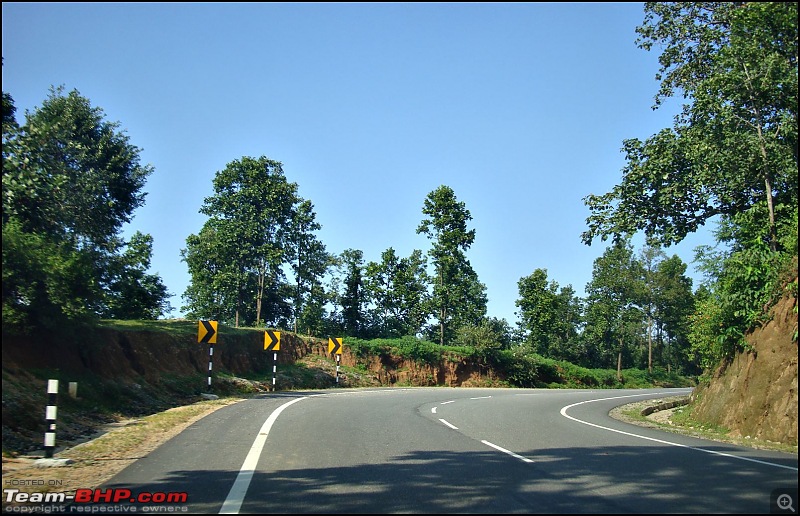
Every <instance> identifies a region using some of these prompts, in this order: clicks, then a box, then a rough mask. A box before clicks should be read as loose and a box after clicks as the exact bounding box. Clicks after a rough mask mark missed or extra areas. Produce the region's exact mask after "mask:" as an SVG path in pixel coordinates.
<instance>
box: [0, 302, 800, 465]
mask: <svg viewBox="0 0 800 516" xmlns="http://www.w3.org/2000/svg"><path fill="white" fill-rule="evenodd" d="M141 327H142V326H141V325H140V326H137V329H125V328H108V327H104V328H95V329H86V330H85V331H81V332H78V333H74V332H73V333H70V332H68V331H66V330H65V332H64V333H63V334H55V335H52V334H51V335H46V336H38V337H35V338H32V337H20V336H14V335H6V334H4V335H3V347H2V353H3V427H2V428H3V430H2V432H3V451H4V453H25V452H31V451H35V450H41V449H42V438H43V432H44V420H43V414H44V407H45V406H46V404H47V395H46V379H47V378H57V379H59V380H60V382H61V388H60V395H59V401H58V403H59V411H58V414H59V417H58V433H57V442H58V443H59V444H67V443H69V442H76V441H79V440H82V439H85V438H86V437H87V436H89V435H92V434H93V433H94V432H95V431H96V429H97V427H98V426H100V425H102V424H104V423H110V422H113V421H115V420H118V419H120V418H123V417H128V418H129V417H137V416H143V415H148V414H152V413H155V412H158V411H161V410H166V409H169V408H172V407H176V406H181V405H186V404H189V403H192V402H194V401H198V400H199V399H202V396H201V394H202V393H208V392H211V393H215V394H221V395H224V394H233V393H247V392H250V393H258V392H268V391H269V390H271V388H272V375H273V366H275V370H276V374H275V386H276V388H277V390H290V389H304V388H307V389H319V388H330V387H335V386H342V387H365V386H393V385H399V386H436V385H443V386H450V387H459V386H464V387H467V386H470V387H476V386H483V387H492V386H499V385H505V384H504V378H503V375H502V373H501V372H498V371H495V370H493V369H492V368H490V367H487V366H485V365H478V364H473V363H469V362H467V361H465V360H459V359H455V358H453V357H448V358H443V359H442V360H441V361H439V362H438V363H436V364H433V365H428V364H422V363H417V362H415V361H413V360H406V359H402V358H399V357H397V356H393V355H392V354H389V353H386V354H381V355H379V356H366V357H365V356H356V355H354V354H353V353H352V352H351V350H350V349H349V348H348V347H347V346H345V347H344V349H343V353H342V355H341V357H340V358H341V362H340V364H341V366H342V372H341V373H339V372H337V371H336V362H335V361H334V359H333V357H331V355H329V354H328V347H327V344H328V343H327V340H322V339H314V338H310V337H298V336H295V335H293V334H290V333H283V334H282V338H281V349H280V352H279V353H278V354H277V363H276V364H273V353H271V352H265V351H263V344H264V333H263V331H257V330H252V329H251V330H246V329H233V328H224V327H220V333H219V335H218V341H217V344H216V345H215V346H214V354H213V357H212V363H213V369H212V371H213V374H212V387H211V389H209V388H208V385H207V382H208V363H209V345H208V344H199V343H198V342H197V322H196V321H181V322H170V323H168V324H165V323H164V322H159V323H153V325H152V329H141ZM144 327H145V328H147V326H146V325H145V326H144ZM796 329H797V313H796V298H793V297H792V298H786V299H784V300H783V301H781V303H780V304H778V305H777V306H776V307H775V308H774V317H773V320H772V321H771V322H770V323H768V324H767V325H765V326H764V327H763V328H760V329H759V330H757V331H756V332H754V333H753V334H752V335H751V336H750V337H749V339H750V341H751V343H752V346H753V349H754V351H752V352H749V353H743V354H741V355H739V356H738V357H736V359H734V360H733V361H731V362H729V363H726V364H724V365H723V366H721V367H720V368H719V369H718V370H717V371H716V373H715V375H714V377H713V378H712V379H711V381H710V383H708V384H707V385H703V386H701V387H698V388H697V389H696V390H695V392H694V394H693V403H692V405H693V411H694V417H696V418H697V419H699V420H701V421H706V422H708V423H711V424H714V425H719V426H723V427H726V428H728V429H730V430H731V432H732V433H733V434H734V435H741V436H748V435H749V436H752V437H757V438H759V439H765V440H771V441H774V442H779V443H785V444H791V445H794V446H796V445H797V401H798V400H797V343H796V341H795V340H794V339H793V332H796ZM69 382H77V397H76V398H75V399H73V398H71V397H70V396H69V395H67V394H66V393H67V385H68V383H69Z"/></svg>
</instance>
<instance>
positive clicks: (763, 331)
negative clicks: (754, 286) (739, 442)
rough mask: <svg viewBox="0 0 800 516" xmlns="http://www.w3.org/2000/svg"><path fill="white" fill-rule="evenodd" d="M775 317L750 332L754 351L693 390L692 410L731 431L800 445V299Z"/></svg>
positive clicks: (787, 302) (788, 300) (785, 303)
mask: <svg viewBox="0 0 800 516" xmlns="http://www.w3.org/2000/svg"><path fill="white" fill-rule="evenodd" d="M771 315H772V317H771V320H770V321H769V322H767V323H766V324H765V325H763V326H762V327H760V328H757V329H756V330H755V331H754V332H752V333H751V334H749V335H748V336H747V342H748V343H749V344H750V346H751V347H752V350H751V351H744V352H741V353H739V354H738V355H736V356H735V357H734V358H733V359H732V360H728V361H725V362H723V363H722V364H720V365H719V367H718V368H717V369H716V370H715V371H714V373H713V375H712V377H711V379H710V381H709V382H708V383H703V384H701V385H699V386H698V387H697V388H696V389H695V391H694V392H693V393H692V405H693V411H692V414H693V416H694V417H695V418H697V419H698V420H700V421H703V422H705V423H706V424H711V425H719V426H721V427H724V428H728V429H729V430H730V433H731V435H733V436H741V437H747V436H750V437H752V438H758V439H763V440H768V441H773V442H779V443H785V444H793V445H794V446H797V404H798V398H797V356H798V355H797V337H796V336H797V298H796V297H795V296H791V295H787V296H785V297H784V298H783V299H781V300H780V301H779V302H778V303H777V304H776V305H775V306H774V307H773V308H772V310H771Z"/></svg>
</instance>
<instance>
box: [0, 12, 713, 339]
mask: <svg viewBox="0 0 800 516" xmlns="http://www.w3.org/2000/svg"><path fill="white" fill-rule="evenodd" d="M643 5H644V4H643V3H636V2H620V3H602V2H600V3H591V2H590V3H502V2H500V3H497V2H492V3H360V2H359V3H302V2H299V3H296V2H293V3H235V2H231V3H69V2H66V3H62V2H59V3H39V2H33V3H24V2H4V3H3V71H2V72H3V73H2V77H3V91H4V92H6V93H9V94H11V96H12V97H13V99H14V102H15V105H16V107H17V119H18V120H19V121H23V120H24V113H25V111H26V110H32V109H33V108H35V107H37V106H40V105H41V103H42V101H43V100H44V99H45V98H46V97H47V95H48V91H49V88H50V87H51V86H58V85H63V86H64V87H65V88H66V89H67V91H70V90H73V89H76V90H78V91H79V92H80V94H81V95H83V96H84V97H86V98H88V99H89V100H90V101H91V103H92V105H93V106H96V107H99V108H102V109H103V111H104V113H105V116H106V119H107V120H108V121H112V122H119V123H120V129H121V130H124V131H125V133H126V134H127V135H128V136H129V138H130V143H131V144H133V145H135V146H137V147H139V148H140V149H141V155H140V156H141V161H142V163H143V164H150V165H152V166H153V167H154V169H155V171H154V173H153V174H152V175H151V176H150V177H149V179H148V182H147V184H146V186H145V191H146V193H147V197H146V204H145V205H144V206H143V207H141V208H139V209H138V210H136V212H135V213H134V218H133V221H132V223H131V224H130V226H129V227H127V228H126V234H127V235H129V234H131V233H132V232H133V231H136V230H138V231H142V232H143V233H149V234H151V235H152V236H153V238H154V249H153V259H152V267H151V272H153V273H157V274H158V275H160V276H161V278H162V279H163V281H164V283H165V285H166V286H167V288H168V289H169V291H170V292H171V293H172V294H174V295H175V296H174V297H173V298H171V303H172V305H173V306H174V307H175V310H174V311H173V312H172V314H171V315H172V316H173V317H179V316H180V315H182V314H181V311H180V306H181V305H182V304H183V301H182V300H181V295H182V294H183V293H184V291H185V289H186V287H187V286H188V284H189V281H190V276H189V274H188V271H187V268H186V264H185V263H183V262H182V261H181V259H180V251H181V249H183V248H184V247H185V244H186V238H187V237H188V236H189V235H190V234H196V233H197V232H199V230H200V228H201V227H202V225H203V223H204V222H205V221H206V218H205V216H203V215H201V214H200V213H199V209H200V207H201V205H202V204H203V199H204V198H205V197H207V196H210V195H212V193H213V191H212V180H213V178H214V176H215V174H216V173H217V172H218V171H221V170H223V169H224V168H225V166H226V165H227V164H228V163H230V162H232V161H234V160H238V159H240V158H242V157H243V156H252V157H259V156H266V157H268V158H269V159H273V160H276V161H280V162H281V163H282V164H283V170H284V173H285V174H286V176H287V178H288V179H289V181H292V182H295V183H297V184H298V187H299V194H300V195H301V196H302V197H303V198H304V199H308V200H310V201H311V202H312V203H313V204H314V209H315V213H316V215H317V221H318V222H319V223H320V224H321V225H322V229H321V230H320V231H319V232H318V237H319V238H320V240H321V241H322V242H323V243H324V244H325V246H326V248H327V250H328V251H329V252H331V253H336V254H338V253H341V252H342V251H344V250H345V249H360V250H361V251H363V253H364V258H365V260H366V261H379V260H380V255H381V252H383V251H385V250H386V249H388V248H389V247H393V248H394V249H395V251H396V252H397V253H398V254H399V255H400V256H408V255H409V254H410V253H411V252H412V251H413V250H414V249H421V250H423V251H427V250H428V249H430V242H429V241H428V240H427V238H426V237H424V236H423V235H418V234H416V228H417V226H418V225H419V223H420V222H421V221H422V219H423V214H422V206H423V203H424V200H425V197H426V196H427V195H428V194H429V193H430V192H432V191H433V190H435V189H436V188H438V187H439V186H441V185H446V186H449V187H450V188H452V189H453V191H454V192H455V194H456V197H457V198H458V200H459V201H462V202H464V204H465V206H466V208H467V209H468V210H469V211H470V213H471V215H472V221H471V222H470V225H469V226H468V227H469V228H470V229H475V231H476V238H475V243H474V244H473V246H472V247H471V248H470V250H469V251H468V252H467V257H468V259H469V260H470V262H471V263H472V266H473V268H474V269H475V271H476V272H477V274H478V277H479V279H480V281H481V282H483V283H484V284H485V285H486V287H487V295H488V300H489V303H488V315H489V316H491V317H497V318H504V319H506V320H507V321H508V322H509V323H510V324H512V325H515V324H516V322H517V316H516V310H517V308H516V306H515V301H516V300H517V299H518V297H519V291H518V286H517V282H518V281H519V280H520V278H522V277H524V276H527V275H529V274H531V273H532V272H533V271H534V270H535V269H546V270H547V274H548V278H549V279H550V280H552V281H555V282H557V283H558V284H559V286H562V287H563V286H567V285H572V287H573V288H574V289H575V291H576V292H577V294H578V295H579V296H583V295H584V288H585V286H586V284H587V283H588V282H589V281H590V280H591V276H592V265H593V262H594V260H595V259H596V258H597V257H599V256H601V255H602V253H603V251H604V249H605V246H606V243H604V242H599V241H597V242H596V243H594V244H593V245H592V246H586V245H585V244H583V243H582V242H581V239H580V235H581V233H582V232H583V231H585V230H586V218H587V217H588V215H589V211H588V208H587V207H586V205H585V204H584V202H583V198H584V197H586V196H587V195H589V194H602V193H605V192H608V191H609V190H611V189H612V188H613V187H614V185H616V184H617V183H619V182H620V180H621V170H622V167H623V166H624V164H625V163H624V156H623V154H622V153H621V151H620V149H621V147H622V142H623V140H625V139H627V138H639V139H645V138H647V137H649V136H651V135H653V134H655V133H656V132H658V131H659V130H660V129H663V128H665V127H670V126H672V119H673V116H674V115H675V114H676V113H677V111H678V109H679V105H680V104H679V101H674V102H669V103H667V104H666V106H665V107H662V108H660V109H658V110H656V111H654V110H653V109H652V105H653V98H654V96H655V94H656V91H657V89H658V82H657V81H656V80H655V74H656V72H657V70H658V49H654V50H652V51H650V52H648V51H645V50H642V49H639V48H637V47H636V44H635V41H636V33H635V28H636V27H637V26H638V25H641V23H642V21H643V19H644V11H643ZM709 229H711V228H709ZM709 229H704V230H702V231H700V232H699V233H697V234H695V235H691V236H690V237H689V238H687V239H686V240H685V241H684V242H682V243H681V244H679V245H677V246H672V247H670V248H667V249H666V252H667V253H668V255H670V256H671V255H673V254H677V255H679V256H680V257H681V258H682V259H683V261H684V262H686V263H687V264H688V265H689V270H688V273H689V275H690V276H691V277H692V278H693V279H694V283H695V287H696V286H697V285H698V284H699V281H700V280H701V279H702V277H701V276H700V275H699V274H698V273H696V272H695V269H694V264H693V263H692V260H693V257H694V252H693V249H694V248H695V247H696V246H698V245H704V244H707V245H711V244H713V238H712V237H711V231H710V230H709ZM640 245H641V243H639V246H640ZM639 249H640V247H637V251H638V250H639Z"/></svg>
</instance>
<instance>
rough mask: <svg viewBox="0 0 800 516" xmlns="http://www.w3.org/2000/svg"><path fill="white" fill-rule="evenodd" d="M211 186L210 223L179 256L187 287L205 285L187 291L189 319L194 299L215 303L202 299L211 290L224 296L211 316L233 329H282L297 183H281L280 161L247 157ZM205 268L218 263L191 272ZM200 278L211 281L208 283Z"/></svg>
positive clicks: (206, 211) (206, 208) (189, 240)
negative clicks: (268, 325) (265, 324)
mask: <svg viewBox="0 0 800 516" xmlns="http://www.w3.org/2000/svg"><path fill="white" fill-rule="evenodd" d="M213 185H214V195H212V196H210V197H207V198H206V199H205V200H204V202H203V206H202V207H201V208H200V213H202V214H204V215H207V216H209V220H208V221H206V223H205V224H204V226H203V230H201V232H200V235H198V236H195V235H190V237H189V238H187V246H188V247H187V248H186V250H185V252H184V259H185V260H187V264H189V265H190V273H192V283H195V282H196V281H198V282H200V284H203V283H205V284H206V286H205V287H202V288H194V287H191V288H190V289H189V290H187V294H188V295H187V296H185V298H186V299H187V300H188V305H187V308H188V309H189V310H190V311H192V312H195V311H196V310H197V309H198V308H200V306H196V305H195V304H194V303H195V301H196V300H199V299H198V298H197V295H198V294H201V295H202V296H203V299H205V300H210V299H213V298H212V297H210V296H209V294H208V293H207V292H206V293H204V292H205V291H207V288H208V286H210V287H212V288H217V289H220V291H219V292H217V293H216V295H219V296H222V299H219V300H218V302H219V303H220V304H219V305H217V307H216V308H212V310H214V311H218V312H221V313H222V314H223V315H225V317H226V319H225V320H228V321H230V322H232V323H233V324H234V325H235V326H239V325H240V323H241V322H246V323H247V324H255V325H256V326H258V325H260V324H262V321H266V322H268V323H271V324H272V325H274V326H277V325H280V324H283V323H284V322H285V320H284V318H283V316H284V315H285V314H284V310H283V308H284V307H286V306H287V304H286V301H285V299H286V296H287V295H289V296H291V294H289V293H288V292H287V291H286V288H285V284H286V280H285V273H284V271H283V266H284V265H286V264H288V263H289V260H290V258H291V256H292V254H291V248H292V243H291V236H292V234H293V233H292V230H291V228H292V224H293V219H292V217H293V214H294V213H297V211H296V207H297V205H298V204H300V203H301V202H302V199H300V198H299V196H298V195H297V184H295V183H291V182H289V181H288V180H287V179H286V176H285V175H284V173H283V167H282V164H281V163H280V162H278V161H274V160H270V159H268V158H266V157H265V156H261V157H259V158H252V157H248V156H245V157H243V158H241V159H239V160H235V161H232V162H230V163H228V165H227V166H226V167H225V169H224V170H222V171H220V172H218V173H217V174H216V176H215V177H214V180H213ZM209 245H213V246H214V248H211V247H210V246H209ZM189 260H191V263H190V262H189ZM207 261H212V262H213V263H215V264H216V266H215V268H214V269H213V270H203V269H202V268H196V269H193V266H197V265H200V264H202V263H204V262H207ZM202 275H213V276H214V278H213V279H210V280H206V279H203V278H202V277H200V276H202ZM268 302H270V303H269V304H268ZM231 311H232V313H231ZM229 317H230V318H232V320H231V319H228V318H229Z"/></svg>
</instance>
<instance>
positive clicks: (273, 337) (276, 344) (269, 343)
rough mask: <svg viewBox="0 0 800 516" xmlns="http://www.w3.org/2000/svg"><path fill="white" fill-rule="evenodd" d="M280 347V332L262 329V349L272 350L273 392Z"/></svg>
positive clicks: (273, 390)
mask: <svg viewBox="0 0 800 516" xmlns="http://www.w3.org/2000/svg"><path fill="white" fill-rule="evenodd" d="M280 349H281V332H279V331H272V330H265V331H264V351H270V350H271V351H273V353H272V392H275V374H276V372H277V369H278V350H280Z"/></svg>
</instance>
